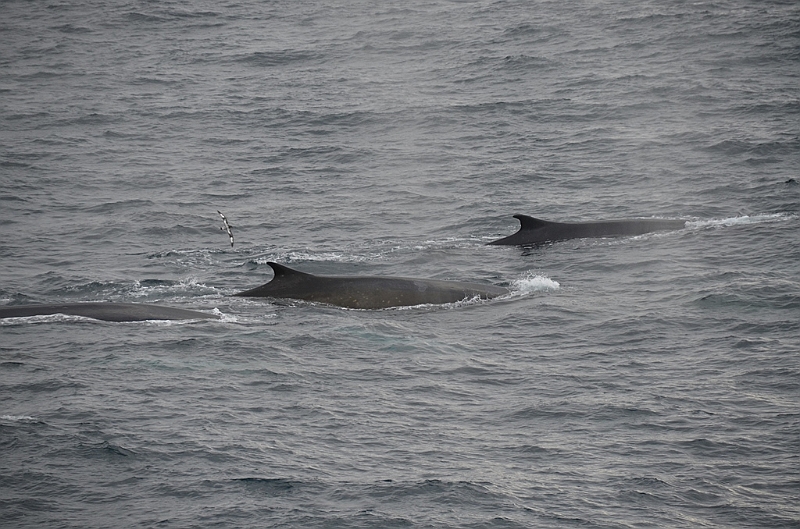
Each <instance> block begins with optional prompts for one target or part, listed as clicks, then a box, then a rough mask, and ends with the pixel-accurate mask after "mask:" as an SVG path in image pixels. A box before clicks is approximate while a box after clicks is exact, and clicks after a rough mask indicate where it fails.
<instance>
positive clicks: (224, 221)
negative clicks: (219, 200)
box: [217, 210, 233, 248]
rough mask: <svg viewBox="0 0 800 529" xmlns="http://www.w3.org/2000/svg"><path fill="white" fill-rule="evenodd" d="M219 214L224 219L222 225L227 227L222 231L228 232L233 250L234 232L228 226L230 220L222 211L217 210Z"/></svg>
mask: <svg viewBox="0 0 800 529" xmlns="http://www.w3.org/2000/svg"><path fill="white" fill-rule="evenodd" d="M217 213H219V216H220V217H222V223H223V224H225V227H223V228H220V229H221V230H222V231H224V232H226V233H227V234H228V237H230V238H231V248H233V231H231V225H230V224H228V219H227V218H226V217H225V215H223V214H222V212H221V211H220V210H217Z"/></svg>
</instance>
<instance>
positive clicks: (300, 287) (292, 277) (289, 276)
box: [234, 262, 508, 309]
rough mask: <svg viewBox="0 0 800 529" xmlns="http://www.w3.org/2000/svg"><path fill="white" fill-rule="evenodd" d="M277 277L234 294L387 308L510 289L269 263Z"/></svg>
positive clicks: (485, 295)
mask: <svg viewBox="0 0 800 529" xmlns="http://www.w3.org/2000/svg"><path fill="white" fill-rule="evenodd" d="M267 264H268V265H269V266H270V267H271V268H272V271H273V272H274V273H275V277H273V278H272V281H270V282H269V283H265V284H264V285H261V286H260V287H256V288H253V289H251V290H246V291H244V292H239V293H238V294H234V295H236V296H243V297H269V298H276V299H296V300H302V301H312V302H316V303H326V304H328V305H336V306H338V307H344V308H350V309H385V308H389V307H408V306H414V305H425V304H442V303H455V302H457V301H462V300H465V299H471V298H475V297H479V298H481V299H490V298H494V297H497V296H502V295H503V294H507V293H508V289H506V288H503V287H498V286H494V285H484V284H481V283H465V282H461V281H442V280H436V279H414V278H407V277H376V276H316V275H313V274H307V273H305V272H299V271H297V270H293V269H292V268H289V267H288V266H284V265H281V264H278V263H272V262H270V263H267Z"/></svg>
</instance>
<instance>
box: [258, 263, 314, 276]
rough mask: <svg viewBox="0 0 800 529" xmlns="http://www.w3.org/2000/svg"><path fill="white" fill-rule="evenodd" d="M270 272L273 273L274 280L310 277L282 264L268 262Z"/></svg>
mask: <svg viewBox="0 0 800 529" xmlns="http://www.w3.org/2000/svg"><path fill="white" fill-rule="evenodd" d="M267 264H268V265H269V266H270V268H272V271H273V272H274V273H275V279H278V278H285V279H286V278H291V277H310V276H311V274H307V273H305V272H298V271H297V270H294V269H293V268H289V267H288V266H283V265H282V264H278V263H273V262H268V263H267Z"/></svg>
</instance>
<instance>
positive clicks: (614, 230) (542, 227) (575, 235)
mask: <svg viewBox="0 0 800 529" xmlns="http://www.w3.org/2000/svg"><path fill="white" fill-rule="evenodd" d="M514 218H515V219H518V220H519V222H520V228H519V231H518V232H517V233H515V234H513V235H509V236H508V237H503V238H502V239H497V240H496V241H492V242H490V243H487V244H492V245H516V246H525V245H536V244H543V243H547V242H556V241H565V240H568V239H586V238H594V237H615V236H620V235H642V234H643V233H649V232H653V231H663V230H679V229H682V228H684V227H686V221H684V220H676V219H625V220H606V221H598V222H550V221H547V220H542V219H537V218H534V217H529V216H528V215H514Z"/></svg>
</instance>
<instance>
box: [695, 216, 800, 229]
mask: <svg viewBox="0 0 800 529" xmlns="http://www.w3.org/2000/svg"><path fill="white" fill-rule="evenodd" d="M792 217H793V215H789V214H786V213H763V214H760V215H741V216H738V217H728V218H724V219H708V220H690V221H687V222H686V227H687V228H706V227H716V226H739V225H745V224H760V223H764V222H782V221H786V220H789V219H791V218H792Z"/></svg>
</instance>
